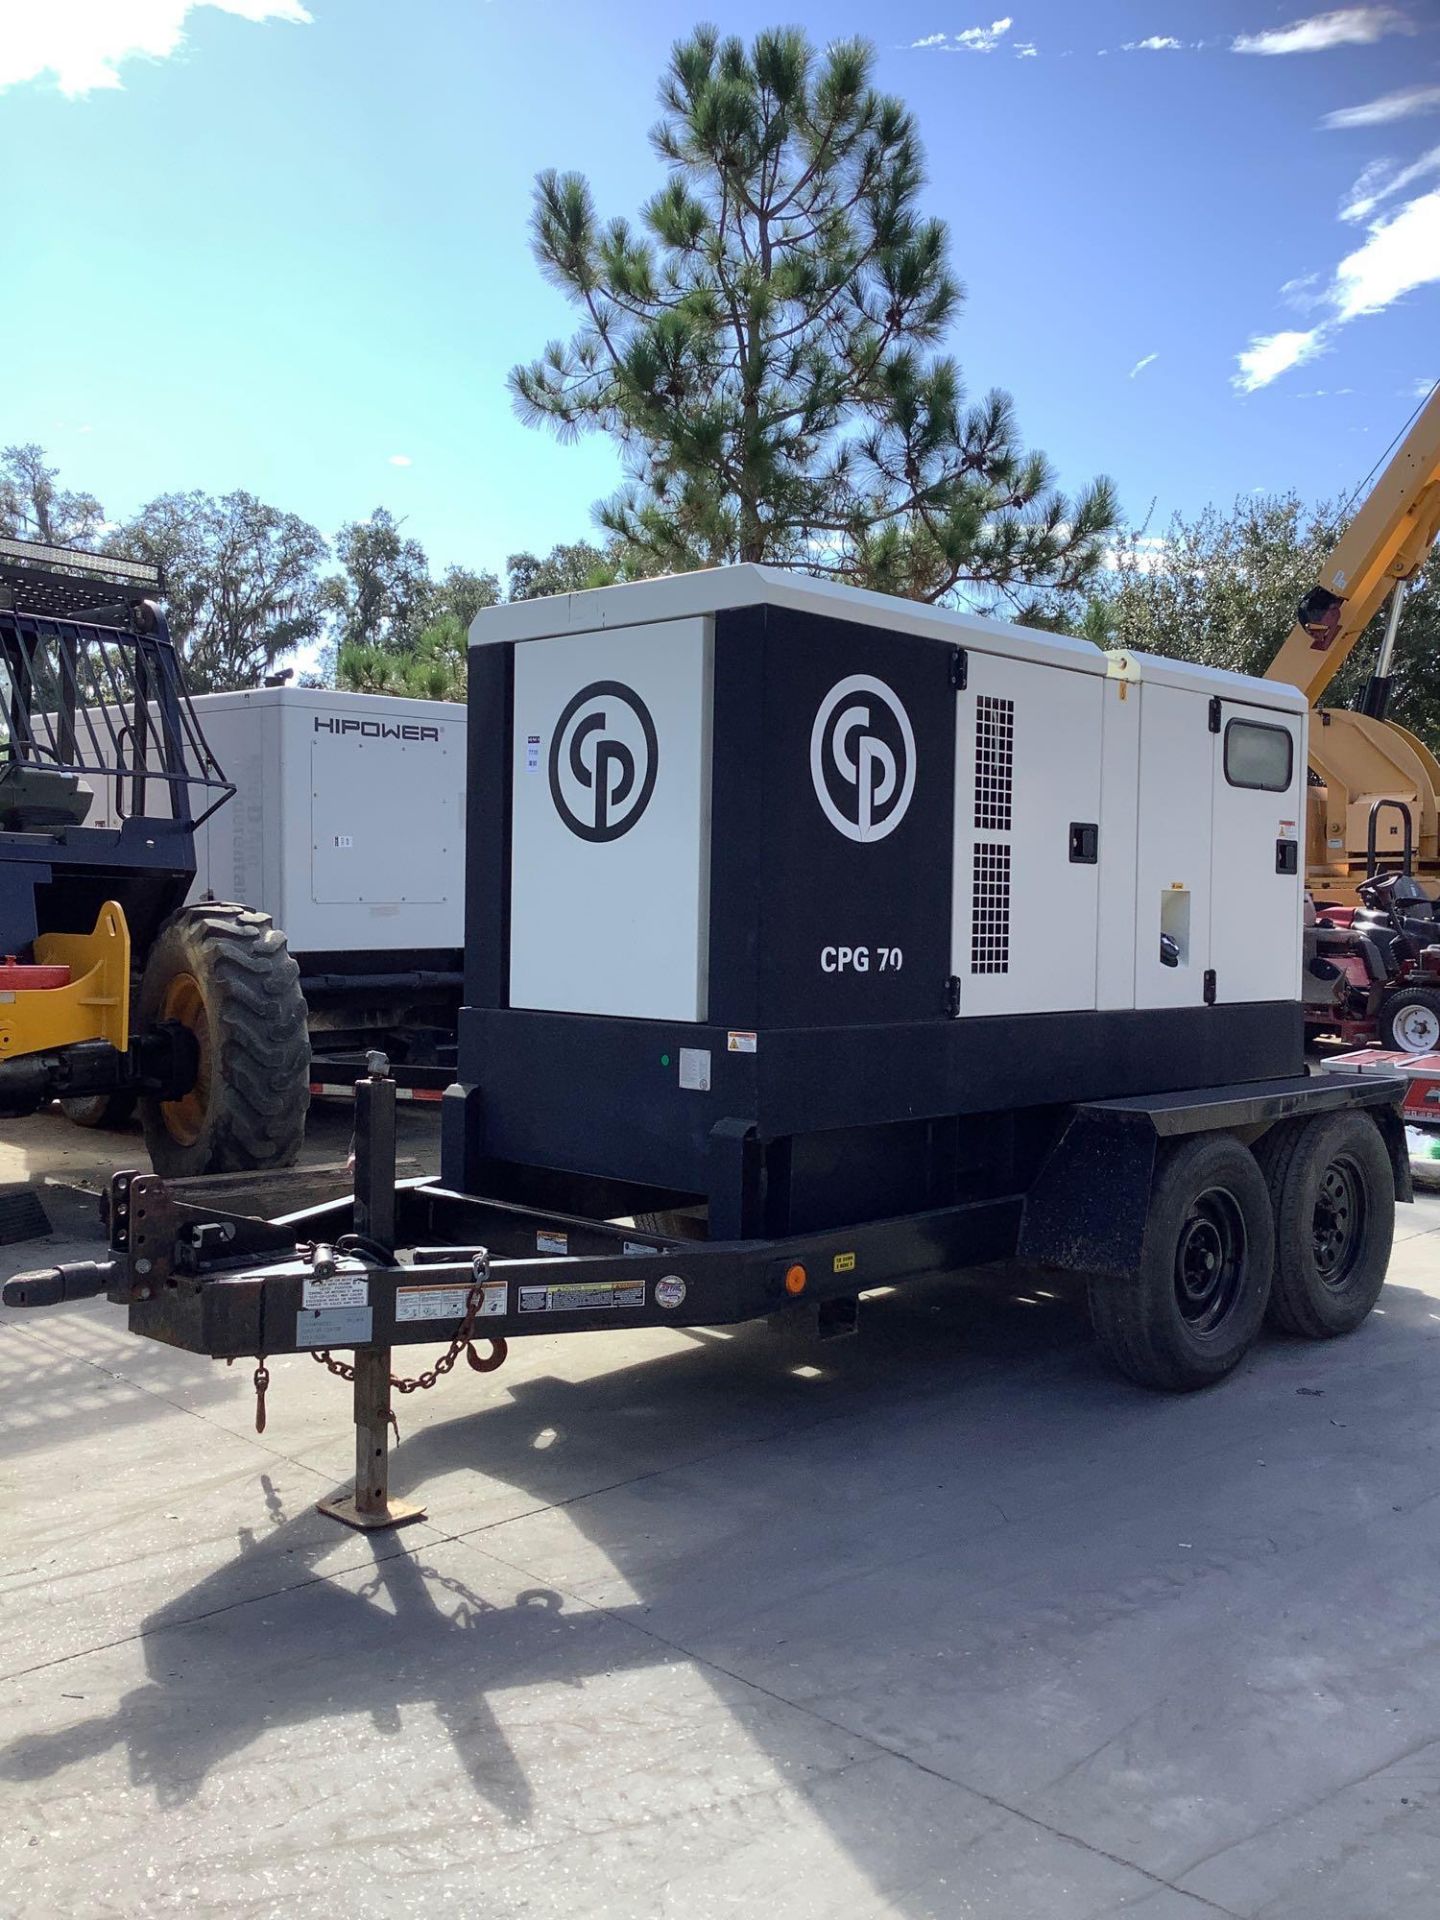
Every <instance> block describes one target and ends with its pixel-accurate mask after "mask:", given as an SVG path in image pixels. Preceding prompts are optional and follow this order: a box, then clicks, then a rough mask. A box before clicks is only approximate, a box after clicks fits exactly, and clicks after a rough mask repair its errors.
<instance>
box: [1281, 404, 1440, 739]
mask: <svg viewBox="0 0 1440 1920" xmlns="http://www.w3.org/2000/svg"><path fill="white" fill-rule="evenodd" d="M1437 534H1440V386H1437V387H1436V389H1435V391H1434V392H1433V393H1432V394H1431V395H1430V398H1429V399H1428V400H1427V401H1426V403H1425V405H1424V406H1423V407H1422V408H1421V409H1420V412H1419V414H1418V415H1417V416H1416V420H1415V424H1414V426H1413V427H1411V429H1410V431H1409V432H1408V433H1407V434H1406V436H1405V438H1404V440H1402V441H1401V443H1400V446H1399V448H1398V450H1397V451H1396V453H1395V455H1394V457H1393V459H1391V461H1390V463H1389V464H1388V466H1387V467H1386V468H1385V470H1384V472H1383V473H1382V474H1381V475H1380V478H1379V479H1378V480H1377V481H1376V482H1375V485H1374V486H1373V487H1372V488H1371V490H1370V493H1369V495H1368V497H1367V498H1366V500H1365V503H1364V505H1363V506H1362V507H1361V508H1360V510H1359V512H1358V513H1357V514H1356V515H1355V518H1354V519H1353V520H1352V521H1351V522H1350V525H1349V526H1348V527H1347V528H1346V530H1345V535H1344V538H1343V539H1342V540H1341V541H1340V543H1339V545H1338V546H1337V547H1336V548H1335V551H1334V552H1333V553H1332V554H1331V555H1330V557H1329V559H1328V560H1327V561H1326V562H1325V565H1324V566H1323V567H1322V568H1321V570H1320V578H1319V582H1318V584H1319V585H1320V586H1322V587H1324V588H1326V590H1327V591H1328V592H1330V593H1333V594H1335V595H1337V596H1338V598H1340V599H1341V600H1343V601H1344V603H1345V604H1344V606H1343V607H1342V608H1341V610H1340V623H1339V626H1338V627H1337V628H1336V631H1335V636H1334V638H1333V639H1332V640H1330V641H1329V642H1328V643H1317V642H1316V640H1315V637H1314V636H1313V635H1312V634H1310V633H1308V632H1307V631H1306V629H1305V628H1304V627H1302V626H1301V625H1300V624H1299V622H1298V621H1297V622H1296V624H1295V625H1294V626H1293V627H1292V628H1291V629H1290V634H1289V637H1288V638H1287V639H1286V641H1285V644H1284V646H1282V647H1281V649H1280V651H1279V653H1277V654H1276V656H1275V658H1274V659H1273V660H1272V661H1271V662H1270V665H1269V666H1268V667H1267V668H1266V669H1265V678H1266V679H1267V680H1286V681H1288V682H1289V683H1290V685H1291V686H1292V687H1299V689H1300V691H1301V692H1302V693H1303V694H1304V695H1305V697H1306V699H1307V700H1309V702H1310V703H1311V705H1312V706H1313V705H1314V704H1315V702H1316V701H1317V700H1318V699H1319V698H1320V696H1321V694H1322V693H1323V692H1324V691H1325V689H1326V687H1328V686H1329V684H1330V682H1331V681H1332V680H1333V679H1334V678H1335V676H1336V674H1337V673H1338V672H1339V671H1340V669H1341V667H1343V666H1344V664H1345V662H1346V660H1347V659H1348V658H1349V655H1350V652H1351V650H1352V648H1353V647H1354V645H1355V643H1356V641H1357V640H1358V639H1359V638H1360V636H1361V634H1362V633H1364V631H1365V629H1366V627H1368V626H1369V624H1370V622H1371V620H1372V619H1373V618H1374V617H1375V615H1376V613H1378V612H1379V610H1380V608H1381V606H1382V605H1383V604H1384V602H1385V600H1386V598H1387V596H1388V595H1389V594H1390V593H1391V592H1392V591H1393V589H1394V587H1395V584H1396V582H1397V581H1400V580H1411V579H1413V578H1414V576H1415V575H1416V574H1417V573H1418V572H1419V571H1420V569H1421V567H1422V566H1424V564H1425V557H1426V555H1427V554H1428V553H1429V551H1430V549H1431V547H1432V546H1433V545H1434V543H1435V537H1436V535H1437Z"/></svg>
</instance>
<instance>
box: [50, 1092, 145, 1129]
mask: <svg viewBox="0 0 1440 1920" xmlns="http://www.w3.org/2000/svg"><path fill="white" fill-rule="evenodd" d="M135 1098H136V1096H135V1095H134V1094H133V1093H131V1092H130V1091H129V1089H128V1088H127V1089H124V1090H123V1091H121V1092H120V1093H76V1094H72V1095H71V1096H70V1097H69V1098H68V1099H66V1100H62V1101H61V1102H60V1111H61V1112H62V1113H63V1114H64V1116H65V1118H66V1119H67V1120H68V1121H69V1122H70V1124H71V1125H72V1126H75V1127H123V1126H126V1125H128V1123H129V1121H130V1120H131V1118H132V1116H133V1115H134V1112H135Z"/></svg>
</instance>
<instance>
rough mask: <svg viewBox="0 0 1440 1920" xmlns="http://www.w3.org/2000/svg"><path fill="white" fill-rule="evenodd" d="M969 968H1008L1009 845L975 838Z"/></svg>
mask: <svg viewBox="0 0 1440 1920" xmlns="http://www.w3.org/2000/svg"><path fill="white" fill-rule="evenodd" d="M1004 704H1006V705H1008V704H1009V703H1008V701H1007V702H1005V703H1004ZM970 971H971V972H972V973H1008V972H1009V971H1010V849H1009V847H1006V846H997V845H995V844H993V843H987V842H985V841H983V840H977V841H976V842H975V875H974V890H973V893H972V896H971V914H970Z"/></svg>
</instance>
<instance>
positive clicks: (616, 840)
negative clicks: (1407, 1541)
mask: <svg viewBox="0 0 1440 1920" xmlns="http://www.w3.org/2000/svg"><path fill="white" fill-rule="evenodd" d="M470 678H471V707H470V723H469V724H470V782H469V796H470V820H469V832H468V855H467V858H468V873H467V942H466V969H467V977H466V995H465V1007H464V1009H463V1011H462V1015H461V1021H460V1036H459V1077H458V1080H457V1082H456V1083H455V1084H454V1085H453V1086H452V1087H451V1088H450V1089H449V1091H448V1092H447V1094H446V1096H445V1101H444V1108H445V1111H444V1116H443V1151H442V1165H441V1176H440V1179H439V1180H438V1181H426V1180H420V1181H412V1182H405V1183H401V1184H398V1185H397V1183H396V1180H395V1157H394V1155H395V1098H396V1087H395V1083H394V1081H393V1079H392V1078H391V1077H390V1075H389V1072H388V1068H387V1066H386V1063H385V1062H384V1061H383V1060H380V1059H377V1060H376V1061H375V1062H374V1063H373V1070H372V1072H371V1073H370V1074H369V1076H367V1078H366V1079H365V1080H363V1081H361V1082H360V1083H359V1084H358V1085H357V1088H356V1103H357V1106H356V1122H357V1153H356V1177H355V1191H354V1195H353V1197H351V1198H349V1199H347V1200H345V1201H343V1202H338V1203H336V1204H333V1205H329V1206H324V1207H320V1208H312V1209H308V1210H306V1211H305V1212H303V1213H300V1214H295V1215H291V1216H288V1217H286V1218H284V1219H280V1220H275V1221H261V1220H256V1219H250V1218H246V1217H243V1216H238V1215H229V1214H224V1213H221V1212H217V1211H215V1210H213V1209H208V1208H197V1207H195V1206H193V1205H190V1204H187V1203H186V1202H184V1201H183V1200H180V1199H178V1198H177V1197H176V1195H175V1194H174V1193H173V1192H172V1191H171V1190H170V1189H169V1188H167V1186H166V1185H165V1183H164V1181H162V1180H159V1179H157V1178H155V1177H153V1176H141V1175H137V1174H129V1173H121V1174H117V1175H116V1176H115V1179H114V1181H113V1183H112V1186H111V1191H110V1200H109V1206H110V1214H109V1226H110V1240H111V1245H110V1259H109V1261H108V1262H105V1263H89V1264H87V1265H86V1266H85V1267H83V1268H70V1269H52V1270H51V1271H50V1272H49V1273H48V1274H42V1275H28V1276H22V1277H21V1278H20V1279H17V1280H14V1281H12V1282H11V1283H10V1284H9V1285H8V1286H7V1287H6V1289H5V1294H4V1298H5V1301H6V1304H8V1305H11V1306H31V1305H41V1304H44V1302H45V1301H46V1300H47V1299H49V1300H54V1299H61V1298H75V1297H78V1296H79V1295H82V1294H84V1293H98V1292H101V1291H104V1292H106V1293H107V1294H108V1296H109V1297H110V1299H112V1300H113V1301H115V1302H116V1303H117V1304H121V1305H123V1306H125V1307H126V1309H127V1311H128V1315H129V1324H130V1327H131V1329H132V1330H133V1331H134V1332H136V1333H139V1334H141V1335H144V1336H145V1337H148V1338H151V1339H157V1340H161V1341H165V1342H168V1343H169V1344H171V1345H174V1346H179V1347H184V1348H186V1349H188V1350H190V1351H193V1352H200V1353H206V1354H210V1355H213V1356H215V1357H217V1358H224V1359H227V1360H234V1359H237V1358H242V1357H249V1356H254V1357H255V1359H256V1363H257V1365H256V1376H255V1378H256V1389H257V1412H258V1414H259V1417H260V1418H261V1419H262V1420H263V1418H264V1410H265V1409H264V1395H265V1389H266V1387H267V1386H268V1383H269V1374H268V1367H267V1364H266V1363H267V1361H268V1360H269V1359H270V1358H273V1357H274V1356H275V1355H278V1354H285V1353H295V1352H305V1351H309V1352H311V1353H312V1354H313V1355H315V1357H316V1358H317V1359H320V1360H322V1361H323V1362H324V1363H325V1364H327V1365H329V1366H330V1367H331V1369H332V1370H333V1371H337V1372H339V1373H341V1374H342V1375H344V1376H345V1377H346V1378H347V1379H351V1380H353V1385H354V1396H355V1402H354V1411H355V1421H356V1434H357V1471H356V1489H355V1493H354V1494H353V1496H351V1497H350V1498H349V1499H347V1500H346V1501H344V1502H340V1503H334V1504H332V1505H330V1506H329V1507H328V1508H327V1510H328V1511H331V1512H333V1513H334V1514H335V1515H336V1517H338V1518H340V1519H343V1520H346V1521H347V1522H349V1523H350V1524H353V1525H362V1526H377V1525H379V1526H384V1525H394V1524H398V1523H399V1522H400V1520H402V1519H404V1518H407V1517H412V1516H411V1513H410V1512H408V1511H402V1510H401V1509H399V1508H398V1507H396V1506H394V1505H392V1504H391V1503H390V1501H389V1496H388V1482H387V1475H386V1458H387V1446H388V1438H387V1436H388V1429H389V1426H390V1423H391V1420H392V1417H393V1408H392V1396H393V1394H394V1393H395V1392H397V1391H398V1392H401V1393H404V1392H409V1391H413V1390H415V1389H417V1388H423V1387H425V1386H428V1385H433V1384H434V1382H435V1380H436V1379H438V1378H439V1377H440V1376H441V1375H442V1374H443V1373H444V1372H447V1371H449V1370H450V1369H451V1368H453V1367H454V1366H455V1365H457V1364H458V1361H459V1359H460V1357H461V1355H462V1354H463V1355H464V1356H465V1357H466V1359H467V1362H468V1364H469V1365H470V1366H471V1367H474V1368H475V1369H476V1370H477V1371H482V1372H484V1371H489V1370H490V1369H492V1368H493V1367H494V1366H497V1365H499V1364H500V1362H501V1361H502V1360H503V1358H504V1355H505V1343H506V1342H507V1341H508V1340H511V1339H513V1338H516V1337H521V1336H524V1335H526V1334H534V1333H545V1334H552V1333H558V1332H585V1331H592V1330H596V1329H601V1328H604V1329H618V1328H632V1329H633V1328H644V1327H652V1326H663V1325H671V1326H674V1325H719V1324H725V1323H733V1322H737V1321H742V1320H748V1319H754V1318H758V1317H762V1316H780V1317H783V1318H788V1319H789V1320H791V1321H793V1322H797V1323H798V1322H801V1321H804V1322H807V1323H809V1325H810V1326H811V1327H812V1329H813V1330H814V1331H815V1332H816V1333H818V1334H819V1335H821V1336H826V1335H834V1334H841V1333H849V1332H853V1331H855V1330H856V1327H857V1325H858V1321H859V1314H860V1307H861V1302H862V1299H863V1296H864V1294H865V1293H866V1291H867V1290H869V1289H872V1288H875V1287H879V1286H882V1285H894V1284H896V1283H897V1282H902V1281H904V1280H907V1279H909V1278H911V1277H914V1276H917V1275H920V1274H927V1273H936V1272H942V1273H943V1272H955V1271H957V1270H961V1269H966V1268H972V1267H975V1266H978V1265H982V1264H984V1263H986V1262H990V1261H995V1260H1001V1259H1007V1258H1011V1257H1017V1258H1019V1259H1021V1260H1024V1261H1026V1262H1028V1263H1033V1264H1036V1265H1042V1266H1047V1267H1053V1268H1057V1269H1062V1270H1069V1271H1071V1272H1075V1273H1080V1274H1083V1275H1085V1276H1086V1277H1087V1279H1088V1282H1089V1293H1090V1306H1091V1315H1092V1319H1093V1321H1094V1324H1095V1328H1096V1331H1097V1334H1098V1335H1099V1338H1100V1340H1101V1342H1102V1344H1103V1346H1104V1347H1105V1349H1106V1351H1107V1353H1108V1354H1109V1355H1110V1357H1111V1358H1112V1359H1113V1360H1114V1361H1115V1362H1116V1364H1117V1365H1118V1366H1119V1367H1120V1368H1121V1369H1122V1370H1123V1371H1125V1372H1126V1373H1128V1374H1129V1375H1130V1376H1131V1377H1132V1378H1133V1379H1135V1380H1137V1381H1139V1382H1141V1383H1142V1384H1144V1385H1147V1386H1152V1387H1159V1388H1165V1389H1171V1390H1184V1389H1189V1388H1194V1387H1199V1386H1204V1385H1206V1384H1209V1383H1210V1382H1212V1381H1215V1380H1218V1379H1220V1378H1222V1377H1223V1376H1224V1375H1225V1374H1226V1373H1228V1372H1229V1371H1230V1370H1231V1369H1232V1368H1233V1367H1234V1366H1236V1365H1237V1364H1238V1362H1239V1361H1240V1360H1241V1359H1242V1358H1243V1356H1244V1355H1245V1353H1246V1352H1247V1351H1248V1349H1249V1348H1250V1346H1251V1344H1252V1343H1253V1341H1254V1340H1255V1338H1256V1336H1257V1334H1258V1332H1259V1330H1260V1326H1261V1323H1262V1321H1263V1319H1264V1318H1265V1317H1266V1315H1267V1312H1268V1314H1269V1316H1270V1318H1271V1319H1272V1321H1275V1322H1276V1323H1278V1324H1279V1325H1281V1326H1283V1327H1285V1328H1288V1329H1289V1330H1290V1331H1292V1332H1295V1333H1301V1334H1305V1335H1308V1336H1310V1337H1312V1338H1323V1337H1329V1336H1331V1335H1334V1334H1340V1333H1346V1332H1349V1331H1352V1330H1353V1329H1354V1328H1355V1327H1357V1326H1359V1325H1360V1324H1361V1322H1362V1321H1363V1320H1364V1319H1365V1317H1366V1316H1367V1314H1368V1313H1369V1312H1370V1310H1371V1308H1372V1306H1373V1305H1374V1302H1375V1299H1376V1297H1377V1295H1378V1293H1379V1290H1380V1287H1381V1285H1382V1283H1383V1280H1384V1275H1385V1268H1386V1265H1387V1262H1388V1258H1389V1250H1390V1242H1391V1234H1392V1230H1393V1207H1394V1201H1395V1199H1396V1198H1397V1197H1400V1198H1407V1199H1408V1198H1409V1184H1408V1181H1409V1174H1408V1161H1407V1158H1406V1154H1405V1146H1404V1134H1403V1128H1402V1126H1401V1123H1400V1120H1399V1117H1398V1113H1397V1103H1398V1101H1399V1100H1400V1098H1401V1097H1402V1094H1403V1090H1404V1089H1403V1083H1402V1082H1401V1081H1400V1080H1399V1079H1398V1078H1397V1079H1394V1080H1387V1079H1384V1078H1382V1077H1379V1076H1375V1075H1370V1074H1365V1075H1361V1074H1350V1075H1345V1074H1328V1075H1323V1076H1313V1077H1312V1076H1310V1075H1308V1074H1307V1072H1306V1068H1305V1063H1304V1058H1303V1052H1302V1018H1301V1005H1300V964H1301V904H1302V887H1303V876H1302V875H1301V873H1300V870H1299V860H1298V822H1299V821H1300V819H1301V817H1302V814H1301V805H1302V801H1303V782H1304V767H1305V756H1304V725H1305V715H1304V705H1303V701H1302V700H1301V698H1300V696H1299V695H1298V694H1296V693H1294V692H1293V691H1292V690H1290V689H1287V688H1283V687H1277V686H1274V685H1273V684H1271V685H1262V684H1261V683H1257V682H1253V681H1248V680H1243V679H1241V678H1239V677H1238V676H1233V675H1226V674H1214V673H1207V672H1205V671H1204V670H1202V669H1199V668H1191V667H1186V666H1183V665H1178V664H1177V663H1174V662H1160V661H1145V660H1139V659H1136V658H1135V657H1134V656H1129V655H1118V656H1105V655H1102V654H1100V653H1098V652H1097V651H1096V650H1095V649H1093V648H1091V647H1088V646H1086V645H1085V644H1084V643H1082V642H1079V641H1073V640H1066V639H1063V638H1055V637H1052V636H1045V635H1039V634H1029V633H1022V632H1019V631H1018V630H1016V629H1012V628H1007V627H1004V626H1002V625H1000V624H998V623H995V622H989V621H981V620H974V619H970V618H968V617H964V616H960V615H957V614H951V613H944V612H939V611H936V610H934V609H930V608H917V607H914V606H912V605H909V604H906V603H899V602H894V601H888V600H885V599H882V598H880V597H879V596H875V595H867V594H859V593H847V592H841V591H839V590H835V589H827V588H824V587H822V586H819V585H817V584H815V583H811V582H797V581H794V580H792V579H790V578H788V577H787V576H783V575H775V574H771V573H769V572H767V571H765V570H764V569H758V568H748V567H747V568H736V569H730V570H726V571H721V572H718V573H715V574H709V575H697V576H690V577H687V578H685V579H681V580H671V581H657V582H649V583H645V584H643V585H641V586H635V587H622V588H613V589H608V590H605V591H604V592H601V593H596V594H584V595H577V596H572V597H570V598H568V599H563V600H556V601H554V602H547V603H532V604H531V605H529V606H524V607H518V608H505V609H496V610H493V611H491V612H487V613H485V614H482V615H481V616H480V618H479V621H478V622H477V626H476V629H475V634H474V644H473V645H472V660H471V676H470ZM1222 870H1223V872H1224V873H1225V875H1226V879H1227V885H1226V889H1225V890H1224V891H1223V892H1222V891H1221V890H1220V889H1218V888H1217V887H1216V886H1215V885H1214V883H1213V879H1212V876H1213V875H1214V874H1215V873H1217V872H1219V871H1222ZM657 874H663V875H665V876H666V880H665V886H664V889H663V893H658V894H657V889H656V887H655V884H654V876H655V875H657ZM421 1344H423V1345H429V1346H432V1347H436V1346H438V1347H442V1348H443V1352H442V1353H441V1354H440V1356H439V1357H438V1359H437V1360H436V1362H435V1364H434V1365H432V1366H431V1367H429V1368H427V1369H425V1370H424V1371H422V1372H421V1373H420V1374H419V1375H418V1376H415V1377H410V1378H400V1379H397V1378H396V1377H395V1376H394V1375H393V1374H392V1371H391V1366H392V1356H393V1352H394V1349H396V1348H397V1347H405V1346H410V1345H421ZM341 1352H353V1353H354V1355H355V1360H354V1363H353V1365H352V1364H351V1363H349V1362H345V1361H339V1360H337V1359H336V1357H335V1356H336V1355H337V1354H339V1353H341Z"/></svg>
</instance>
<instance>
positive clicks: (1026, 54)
mask: <svg viewBox="0 0 1440 1920" xmlns="http://www.w3.org/2000/svg"><path fill="white" fill-rule="evenodd" d="M1015 58H1016V59H1017V60H1038V59H1039V58H1040V49H1039V48H1038V47H1037V46H1036V44H1035V42H1034V41H1033V40H1017V41H1016V43H1015Z"/></svg>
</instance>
